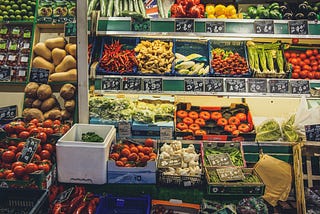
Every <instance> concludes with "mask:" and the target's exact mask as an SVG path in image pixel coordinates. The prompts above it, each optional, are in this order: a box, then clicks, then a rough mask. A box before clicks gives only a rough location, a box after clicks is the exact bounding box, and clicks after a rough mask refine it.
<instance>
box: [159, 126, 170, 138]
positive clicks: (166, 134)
mask: <svg viewBox="0 0 320 214" xmlns="http://www.w3.org/2000/svg"><path fill="white" fill-rule="evenodd" d="M160 139H161V140H171V139H172V128H167V127H160Z"/></svg>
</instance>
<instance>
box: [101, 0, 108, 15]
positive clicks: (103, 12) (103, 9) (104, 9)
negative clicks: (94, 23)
mask: <svg viewBox="0 0 320 214" xmlns="http://www.w3.org/2000/svg"><path fill="white" fill-rule="evenodd" d="M100 14H101V17H106V16H107V0H100Z"/></svg>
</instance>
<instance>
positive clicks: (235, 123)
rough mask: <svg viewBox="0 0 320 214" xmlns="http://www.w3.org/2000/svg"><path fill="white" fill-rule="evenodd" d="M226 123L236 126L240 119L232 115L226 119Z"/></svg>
mask: <svg viewBox="0 0 320 214" xmlns="http://www.w3.org/2000/svg"><path fill="white" fill-rule="evenodd" d="M228 124H230V125H236V126H237V125H239V124H240V120H239V119H238V118H237V117H235V116H232V117H230V118H229V119H228Z"/></svg>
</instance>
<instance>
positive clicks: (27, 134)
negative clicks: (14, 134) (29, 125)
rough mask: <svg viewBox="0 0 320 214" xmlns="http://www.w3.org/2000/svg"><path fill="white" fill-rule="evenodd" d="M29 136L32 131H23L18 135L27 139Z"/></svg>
mask: <svg viewBox="0 0 320 214" xmlns="http://www.w3.org/2000/svg"><path fill="white" fill-rule="evenodd" d="M29 136H30V133H29V132H28V131H22V132H20V133H19V135H18V137H19V138H22V139H27V138H28V137H29Z"/></svg>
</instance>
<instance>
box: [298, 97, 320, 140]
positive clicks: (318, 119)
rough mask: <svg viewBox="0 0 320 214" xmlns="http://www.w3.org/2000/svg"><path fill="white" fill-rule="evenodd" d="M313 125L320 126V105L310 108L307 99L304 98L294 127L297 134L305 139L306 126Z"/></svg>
mask: <svg viewBox="0 0 320 214" xmlns="http://www.w3.org/2000/svg"><path fill="white" fill-rule="evenodd" d="M313 124H320V105H319V106H316V107H312V108H308V103H307V99H306V97H305V96H303V97H302V98H301V101H300V105H299V108H298V110H297V113H296V118H295V121H294V126H295V127H296V130H297V132H298V133H299V134H300V135H302V136H304V138H305V136H306V133H305V128H304V126H305V125H313Z"/></svg>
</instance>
